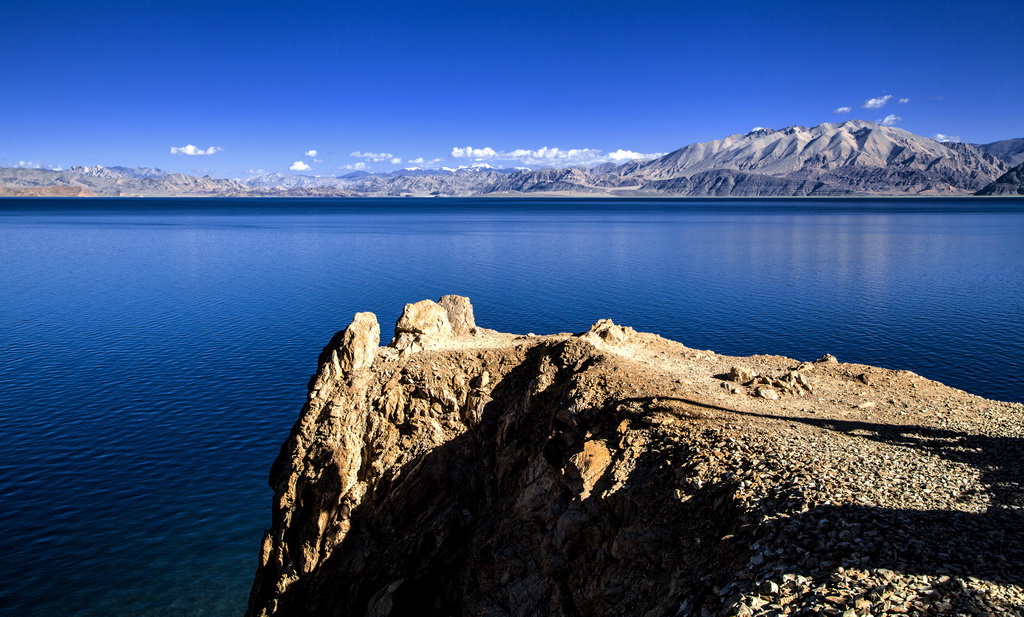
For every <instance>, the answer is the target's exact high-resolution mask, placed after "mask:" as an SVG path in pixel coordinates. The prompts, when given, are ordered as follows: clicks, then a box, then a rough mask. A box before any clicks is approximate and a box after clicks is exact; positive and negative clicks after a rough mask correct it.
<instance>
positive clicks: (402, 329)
mask: <svg viewBox="0 0 1024 617" xmlns="http://www.w3.org/2000/svg"><path fill="white" fill-rule="evenodd" d="M452 333H453V332H452V324H451V322H450V321H448V311H447V310H446V309H445V308H444V307H442V306H441V305H440V304H438V303H436V302H434V301H433V300H420V301H419V302H415V303H413V304H406V305H405V310H403V311H402V316H401V317H399V318H398V323H396V324H395V338H393V339H392V340H391V343H390V345H389V346H390V347H394V348H395V349H398V350H408V351H410V352H412V351H419V350H420V349H426V348H428V347H432V346H436V345H438V344H441V343H444V342H445V341H448V340H450V339H451V338H452Z"/></svg>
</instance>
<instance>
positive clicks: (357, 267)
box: [0, 200, 1024, 616]
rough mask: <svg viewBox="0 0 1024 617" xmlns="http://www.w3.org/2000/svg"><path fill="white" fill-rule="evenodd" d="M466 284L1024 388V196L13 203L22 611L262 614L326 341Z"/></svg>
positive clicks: (545, 310) (945, 377)
mask: <svg viewBox="0 0 1024 617" xmlns="http://www.w3.org/2000/svg"><path fill="white" fill-rule="evenodd" d="M979 207H983V209H982V210H979ZM447 293H458V294H462V295H468V296H470V297H471V298H472V300H473V302H474V305H475V307H476V314H477V321H478V323H480V324H481V325H483V326H486V327H491V328H496V329H499V330H503V331H511V332H566V331H580V330H584V329H586V328H588V327H589V326H590V324H592V323H593V322H594V321H596V320H597V319H600V318H604V317H610V318H612V319H614V320H615V321H616V322H620V323H625V324H627V325H631V326H633V327H635V328H637V329H640V330H647V331H653V332H658V333H660V334H662V335H664V336H667V337H669V338H672V339H675V340H678V341H681V342H683V343H685V344H686V345H689V346H691V347H696V348H701V349H713V350H714V351H717V352H719V353H725V354H736V355H747V354H754V353H779V354H784V355H788V356H792V357H794V358H797V359H800V360H811V359H814V358H816V357H818V356H820V355H821V354H823V353H826V352H827V353H832V354H834V355H836V356H838V357H839V359H840V360H843V361H850V362H863V363H867V364H874V365H880V366H885V367H890V368H901V369H909V370H913V371H915V372H918V373H921V374H923V375H925V376H927V377H931V378H934V379H938V380H941V381H944V382H946V383H949V384H951V385H954V386H957V387H960V388H964V389H966V390H969V391H972V392H975V393H978V394H982V395H985V396H990V397H994V398H999V399H1005V400H1015V401H1021V400H1024V385H1022V384H1024V380H1022V379H1020V378H1019V376H1020V375H1021V374H1022V373H1024V328H1022V325H1024V324H1022V315H1024V201H991V202H990V201H978V200H851V201H841V200H831V201H814V200H798V201H797V200H764V201H721V200H716V201H693V202H687V201H582V200H581V201H568V200H559V201H548V200H534V201H518V200H517V201H498V200H479V201H474V200H462V201H449V200H425V201H420V200H377V201H365V200H348V201H344V200H339V201H289V200H263V201H252V200H198V201H197V200H81V201H62V200H0V495H2V502H0V503H2V507H0V529H2V530H3V534H2V535H0V556H2V557H3V562H4V563H6V564H8V567H9V572H8V574H7V575H6V576H5V577H4V580H3V582H2V583H0V613H2V614H4V615H19V616H21V615H40V616H42V615H46V616H50V615H65V616H67V615H81V616H86V615H87V616H101V615H102V616H112V615H133V616H134V615H147V616H148V615H152V616H171V615H174V616H183V615H211V616H212V615H216V616H221V615H240V614H241V613H242V612H243V611H244V605H245V600H246V596H247V593H248V588H249V584H250V581H251V576H252V574H253V572H254V570H255V566H256V554H257V551H258V545H259V540H260V534H261V531H262V530H263V528H265V527H266V526H268V525H269V512H270V496H271V494H270V491H269V489H268V488H266V476H267V471H268V469H269V467H270V463H271V461H272V460H273V457H274V456H275V455H276V453H277V449H278V447H279V445H280V443H281V442H282V441H283V440H284V438H285V437H286V435H287V433H288V430H289V428H290V426H291V423H292V422H293V420H294V419H295V417H296V415H297V413H298V411H299V408H300V407H301V405H302V403H303V400H304V397H305V383H306V380H307V379H308V377H309V375H310V374H312V373H313V371H314V370H315V368H316V367H315V361H316V357H317V354H318V353H319V351H320V348H321V347H322V346H323V345H324V344H326V342H327V341H328V340H329V338H330V336H331V335H332V334H333V333H334V332H335V331H336V330H339V329H341V328H343V327H344V326H345V325H346V324H347V323H348V321H349V320H350V319H351V316H352V314H353V313H355V312H357V311H363V310H370V311H374V312H376V313H377V315H378V317H379V318H380V319H381V322H382V324H384V329H385V330H387V329H388V324H390V323H394V320H395V319H397V317H398V315H399V313H400V312H401V308H402V306H403V305H404V304H405V303H406V302H411V301H415V300H420V299H423V298H434V299H436V298H438V297H439V296H441V295H443V294H447Z"/></svg>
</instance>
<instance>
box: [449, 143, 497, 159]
mask: <svg viewBox="0 0 1024 617" xmlns="http://www.w3.org/2000/svg"><path fill="white" fill-rule="evenodd" d="M449 156H451V157H452V158H453V159H476V160H478V161H481V160H483V159H493V158H495V157H497V156H498V153H497V152H496V151H495V150H494V148H473V147H470V146H467V147H465V148H452V153H451V154H450V155H449Z"/></svg>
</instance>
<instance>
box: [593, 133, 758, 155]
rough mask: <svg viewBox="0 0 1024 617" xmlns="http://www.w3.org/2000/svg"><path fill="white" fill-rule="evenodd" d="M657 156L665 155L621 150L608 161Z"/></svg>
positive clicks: (614, 153) (612, 153)
mask: <svg viewBox="0 0 1024 617" xmlns="http://www.w3.org/2000/svg"><path fill="white" fill-rule="evenodd" d="M754 130H757V129H754ZM659 156H665V153H664V152H655V153H653V154H641V153H639V152H633V151H632V150H623V149H621V148H620V149H618V150H616V151H615V152H609V153H608V159H609V160H610V161H611V162H612V163H623V162H625V161H635V160H637V159H656V158H658V157H659Z"/></svg>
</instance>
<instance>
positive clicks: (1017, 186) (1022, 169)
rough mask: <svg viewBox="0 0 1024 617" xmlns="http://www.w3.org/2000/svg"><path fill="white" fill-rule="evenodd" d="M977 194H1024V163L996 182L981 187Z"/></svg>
mask: <svg viewBox="0 0 1024 617" xmlns="http://www.w3.org/2000/svg"><path fill="white" fill-rule="evenodd" d="M975 194H976V195H1003V196H1011V195H1024V163H1021V164H1020V165H1017V166H1016V167H1014V168H1013V169H1011V170H1010V171H1008V172H1006V173H1005V174H1003V175H1001V176H999V178H997V179H996V181H995V182H993V183H992V184H990V185H988V186H986V187H985V188H983V189H981V190H980V191H978V192H977V193H975Z"/></svg>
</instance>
